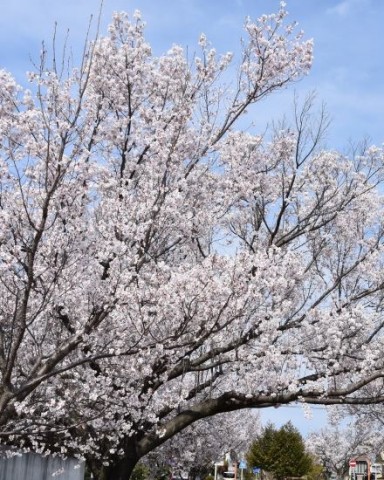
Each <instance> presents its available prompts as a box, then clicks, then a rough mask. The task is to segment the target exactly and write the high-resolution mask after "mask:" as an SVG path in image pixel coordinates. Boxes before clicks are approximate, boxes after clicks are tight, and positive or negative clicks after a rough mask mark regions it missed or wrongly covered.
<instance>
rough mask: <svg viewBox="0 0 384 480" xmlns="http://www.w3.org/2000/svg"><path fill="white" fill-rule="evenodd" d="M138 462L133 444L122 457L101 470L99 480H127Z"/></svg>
mask: <svg viewBox="0 0 384 480" xmlns="http://www.w3.org/2000/svg"><path fill="white" fill-rule="evenodd" d="M138 461H139V458H138V456H137V453H136V449H135V445H134V444H133V445H132V446H131V448H128V449H126V450H125V454H124V456H123V457H121V458H119V459H118V460H116V461H115V462H114V463H113V464H112V465H109V466H108V467H105V468H104V469H103V474H102V476H101V478H100V480H129V478H130V476H131V474H132V471H133V469H134V468H135V466H136V464H137V462H138Z"/></svg>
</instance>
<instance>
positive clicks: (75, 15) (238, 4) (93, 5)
mask: <svg viewBox="0 0 384 480" xmlns="http://www.w3.org/2000/svg"><path fill="white" fill-rule="evenodd" d="M99 4H100V2H99V0H12V1H11V0H0V6H1V15H0V68H5V69H7V70H8V71H10V72H12V73H13V74H14V75H15V76H16V78H17V79H18V81H19V82H22V81H23V79H24V72H25V71H27V70H31V69H32V66H31V61H30V58H33V59H34V60H35V61H36V60H38V57H39V51H40V46H41V41H42V40H45V41H46V43H47V44H49V43H50V42H51V39H52V32H53V30H54V24H55V21H57V22H58V29H57V32H58V33H57V35H58V38H61V39H63V38H64V37H65V34H66V30H67V28H69V29H70V40H69V43H70V44H71V45H73V47H74V50H75V51H80V48H81V45H82V43H83V41H84V38H85V34H86V30H87V26H88V22H89V18H90V15H91V14H92V13H94V14H97V12H98V9H99ZM278 6H279V2H278V0H104V8H103V19H102V28H101V31H102V32H105V31H106V26H107V24H108V23H109V21H110V18H111V15H112V12H113V11H121V10H125V11H127V12H130V13H133V12H134V10H135V9H139V10H141V12H142V14H143V18H144V20H145V21H146V22H147V37H148V40H149V41H150V43H151V44H152V47H153V51H154V53H155V54H161V53H162V52H165V51H166V50H168V48H169V47H170V46H171V45H172V43H177V44H180V45H182V46H183V47H187V46H188V49H189V52H191V53H193V52H194V51H195V50H197V40H198V38H199V36H200V33H201V32H204V33H206V35H207V37H208V39H209V40H210V41H211V42H212V44H213V46H215V47H216V49H217V51H218V52H221V53H224V52H226V51H233V52H234V53H235V55H236V52H238V48H239V39H240V37H241V35H242V25H243V23H244V19H245V17H246V16H247V15H249V16H251V17H252V18H256V17H258V16H259V15H261V14H262V13H270V12H274V11H277V9H278ZM287 9H288V11H289V12H290V17H289V18H290V20H297V21H298V22H299V25H300V28H302V29H303V30H304V31H305V33H306V38H314V42H315V51H314V52H315V59H314V65H313V69H312V73H311V74H310V75H309V76H308V77H306V78H305V79H304V80H303V81H301V82H300V83H298V84H296V85H295V88H296V90H297V91H298V93H299V95H300V96H304V95H305V93H306V92H309V91H312V90H316V92H317V98H318V100H319V102H322V101H323V102H325V103H326V105H327V110H328V112H329V114H330V116H331V118H332V125H331V128H330V131H329V138H328V146H329V147H331V148H340V149H343V148H344V147H345V146H346V145H347V144H348V142H349V141H350V140H352V141H354V142H356V141H359V140H361V139H363V138H364V137H370V139H371V141H372V143H375V144H377V145H379V144H382V143H383V142H384V129H383V127H384V85H383V77H384V55H383V50H382V45H383V44H384V29H383V23H384V1H383V0H287ZM292 99H293V88H292V89H290V90H288V91H284V92H283V93H282V94H280V95H278V96H276V97H272V98H270V99H268V100H266V101H265V102H263V103H262V104H261V105H259V107H258V108H256V109H255V110H254V111H253V112H252V115H253V116H254V118H253V119H252V120H254V121H255V124H256V128H257V127H258V128H259V129H260V131H263V130H264V128H265V125H266V123H268V122H270V121H271V120H273V119H278V118H279V117H280V116H281V115H282V114H284V113H289V111H290V106H291V105H292V103H291V102H292ZM313 416H314V418H313V420H305V419H304V414H303V412H302V410H301V409H300V408H280V409H277V410H276V409H271V410H269V411H265V412H264V413H263V418H265V419H267V418H268V419H270V420H271V421H274V422H275V423H276V424H277V425H281V424H282V423H285V422H286V421H288V420H289V419H290V418H291V419H292V420H293V421H294V423H295V424H296V425H297V426H299V427H300V428H301V429H302V431H303V433H307V432H308V431H309V430H314V429H316V427H318V426H319V425H321V424H322V423H323V422H324V420H325V414H324V412H323V411H322V410H314V411H313Z"/></svg>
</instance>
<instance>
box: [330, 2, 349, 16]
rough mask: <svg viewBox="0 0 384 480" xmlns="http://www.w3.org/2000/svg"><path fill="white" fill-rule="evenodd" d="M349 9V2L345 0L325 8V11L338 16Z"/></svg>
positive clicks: (344, 13)
mask: <svg viewBox="0 0 384 480" xmlns="http://www.w3.org/2000/svg"><path fill="white" fill-rule="evenodd" d="M350 9H351V2H349V1H348V0H346V1H345V2H341V3H338V4H337V5H335V6H334V7H330V8H328V9H327V13H328V14H330V15H333V14H336V15H340V16H344V15H346V14H347V13H348V12H349V11H350Z"/></svg>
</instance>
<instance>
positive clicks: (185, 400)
mask: <svg viewBox="0 0 384 480" xmlns="http://www.w3.org/2000/svg"><path fill="white" fill-rule="evenodd" d="M245 31H246V38H245V39H244V42H243V44H242V48H243V50H242V56H241V58H240V59H238V60H236V61H237V67H236V68H237V71H236V72H235V65H234V60H232V56H231V55H230V54H224V55H219V54H217V53H216V51H215V50H214V49H213V48H211V47H210V45H209V43H208V41H207V39H206V37H205V36H204V35H202V36H201V38H200V41H199V48H200V49H201V53H198V54H196V56H195V58H194V59H193V62H192V64H191V63H190V62H189V61H187V59H186V55H185V52H184V51H183V50H182V49H181V48H180V47H178V46H173V47H172V48H171V49H170V50H169V51H168V52H167V53H166V54H164V55H162V56H160V57H155V56H154V55H152V53H151V48H150V46H149V45H148V43H147V42H146V40H145V37H144V23H143V22H142V20H141V19H140V16H139V14H138V13H136V14H135V15H134V17H133V18H132V19H130V18H128V16H127V15H126V14H124V13H122V14H116V15H115V16H114V18H113V22H112V24H111V26H110V29H109V33H108V35H107V36H105V37H99V38H97V39H96V40H95V41H94V42H92V43H91V44H90V45H89V46H88V47H87V48H86V51H85V53H84V57H83V62H82V63H81V65H80V66H79V67H78V68H74V69H70V68H69V67H67V66H66V65H68V64H67V63H66V62H64V61H63V62H58V61H56V60H55V59H54V61H53V62H52V65H49V64H48V63H49V62H48V57H47V55H46V54H45V53H44V52H43V53H42V60H41V66H40V69H39V70H38V71H36V72H33V73H30V74H29V81H30V88H29V89H26V88H23V87H21V86H18V85H17V84H16V82H15V80H14V79H13V77H12V75H11V74H9V73H8V72H5V71H0V178H1V184H0V298H1V303H0V372H1V373H0V438H1V439H2V441H3V442H4V443H7V444H13V445H18V446H22V447H25V448H32V449H34V450H37V451H47V450H51V451H58V452H61V453H63V454H67V453H72V454H76V455H79V456H81V457H83V458H86V460H87V462H88V463H89V465H90V468H94V470H95V471H96V470H97V471H99V472H101V473H100V476H101V477H100V478H106V479H114V480H120V479H127V478H129V475H130V473H131V471H132V469H133V468H134V466H135V464H136V463H137V462H138V460H139V459H140V458H142V457H143V456H144V455H146V454H148V453H149V452H151V451H153V450H154V449H155V448H156V447H158V446H159V445H161V444H162V443H164V442H165V441H166V440H168V439H170V438H172V437H174V436H175V435H176V434H177V433H178V432H181V431H183V430H184V429H185V428H187V427H188V426H189V425H191V424H193V423H194V422H195V421H197V420H199V419H202V418H206V417H209V416H212V415H215V414H217V413H223V412H229V411H234V410H239V409H242V408H251V407H255V408H264V407H268V406H274V405H275V406H276V405H279V404H288V403H290V402H297V401H299V402H307V403H308V404H370V403H375V402H380V401H382V400H383V399H384V395H383V393H384V392H383V388H382V378H383V375H384V370H383V358H382V355H381V354H380V352H381V351H382V348H383V335H382V330H383V325H384V324H383V316H382V308H383V285H384V283H383V282H384V269H383V255H382V248H383V218H384V217H383V200H382V196H381V192H382V181H383V150H382V149H381V148H378V147H370V148H367V149H365V151H364V152H362V153H361V154H359V155H357V154H356V155H351V156H350V157H347V156H345V155H343V154H341V153H339V152H337V151H333V150H328V151H324V150H321V148H320V142H319V139H320V137H321V135H322V133H323V130H324V127H325V123H326V122H325V118H324V117H321V118H320V122H319V123H318V125H317V127H316V126H315V127H314V128H308V126H309V125H310V121H309V114H310V112H309V110H310V109H309V106H310V102H306V103H304V106H303V107H302V108H301V109H297V110H296V115H295V121H294V123H293V125H292V126H291V127H289V128H288V127H287V128H285V127H282V128H278V129H275V130H274V131H272V132H271V133H270V134H265V132H263V134H259V133H258V132H251V131H244V130H243V129H242V125H244V123H242V122H240V123H239V120H240V119H241V118H242V117H243V116H244V115H246V112H247V111H248V112H251V113H252V115H257V108H256V106H255V104H257V103H258V102H259V101H261V100H262V99H264V98H265V97H266V96H268V95H270V94H272V93H273V92H274V91H276V90H278V89H281V88H284V87H286V86H287V85H288V84H290V83H292V82H294V81H297V80H299V79H300V78H301V77H302V76H303V75H306V74H307V73H308V71H309V69H310V66H311V61H312V42H311V41H308V40H304V38H303V34H302V33H300V32H299V33H297V29H296V26H295V24H288V23H287V21H286V11H285V5H284V3H282V4H281V8H280V10H279V11H278V12H277V13H276V14H272V15H263V16H262V17H260V18H259V19H258V20H257V21H252V20H250V19H248V20H247V21H246V23H245ZM230 74H233V78H234V81H233V82H232V83H229V84H228V83H225V81H224V79H227V78H228V77H229V76H230ZM367 385H373V386H374V388H372V389H370V390H366V389H365V390H364V387H365V386H367ZM367 392H371V393H367Z"/></svg>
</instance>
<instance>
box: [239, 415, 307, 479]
mask: <svg viewBox="0 0 384 480" xmlns="http://www.w3.org/2000/svg"><path fill="white" fill-rule="evenodd" d="M247 461H248V465H250V466H254V467H259V468H261V469H262V470H265V471H267V472H269V473H272V474H273V476H274V478H276V479H277V480H283V479H284V478H286V477H302V476H303V475H306V474H308V473H309V472H310V471H311V469H312V466H313V462H312V458H311V456H310V454H309V453H307V452H306V450H305V443H304V440H303V438H302V436H301V434H300V432H299V431H298V430H297V429H296V428H295V427H294V426H293V425H292V423H291V422H288V423H287V424H285V425H283V426H282V427H281V428H279V429H276V427H275V426H274V425H272V424H268V425H267V426H266V427H265V429H264V431H263V432H262V433H261V434H260V435H259V436H258V437H257V438H256V440H254V442H253V443H252V445H251V447H250V449H249V452H248V454H247Z"/></svg>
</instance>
